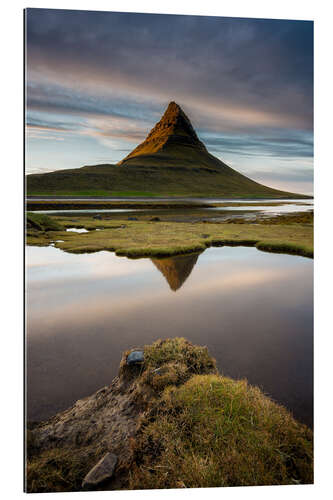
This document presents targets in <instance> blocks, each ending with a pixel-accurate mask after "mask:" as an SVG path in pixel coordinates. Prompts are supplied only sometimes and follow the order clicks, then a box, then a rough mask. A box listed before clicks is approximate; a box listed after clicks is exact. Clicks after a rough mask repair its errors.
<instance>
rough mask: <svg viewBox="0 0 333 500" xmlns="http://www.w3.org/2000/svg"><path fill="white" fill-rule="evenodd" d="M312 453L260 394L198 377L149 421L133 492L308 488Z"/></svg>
mask: <svg viewBox="0 0 333 500" xmlns="http://www.w3.org/2000/svg"><path fill="white" fill-rule="evenodd" d="M312 446H313V444H312V432H311V431H310V430H309V429H308V428H306V427H305V426H303V425H301V424H299V423H298V422H296V421H295V420H294V419H293V417H292V416H291V415H290V413H289V412H288V411H287V410H286V409H285V408H283V407H281V406H280V405H278V404H276V403H274V402H273V401H271V400H270V399H269V398H268V397H266V396H265V395H264V394H263V393H262V392H261V391H260V389H258V388H257V387H251V386H249V385H248V384H247V382H246V381H235V380H231V379H229V378H226V377H221V376H218V375H196V376H194V377H192V378H191V379H189V380H188V381H187V382H186V383H185V384H183V385H180V386H179V387H168V388H167V389H165V390H164V392H163V394H162V396H161V398H160V400H159V401H158V402H157V403H155V404H154V405H153V407H152V409H151V411H150V412H149V413H148V415H147V416H146V419H145V422H144V424H143V426H142V429H141V433H140V437H139V439H138V440H137V442H136V450H135V452H136V464H135V465H134V466H133V468H132V470H131V475H130V488H132V489H146V488H148V489H153V488H177V487H178V488H179V487H186V488H199V487H218V486H255V485H282V484H309V483H312V482H313V463H312V460H313V459H312V453H313V451H312Z"/></svg>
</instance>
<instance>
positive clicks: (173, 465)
mask: <svg viewBox="0 0 333 500" xmlns="http://www.w3.org/2000/svg"><path fill="white" fill-rule="evenodd" d="M143 349H144V353H145V361H144V364H143V366H139V367H133V366H128V365H127V364H126V358H127V355H128V354H129V352H130V351H127V352H125V353H124V355H123V358H122V362H121V365H120V370H119V379H120V380H121V381H124V382H126V381H127V383H125V384H123V387H127V389H128V393H127V396H128V398H129V400H128V402H131V407H135V408H136V409H137V411H138V427H137V432H136V435H135V437H133V438H131V440H130V442H129V443H127V442H125V443H124V446H130V447H131V450H132V455H131V457H132V458H131V460H130V461H129V462H127V465H126V469H125V470H124V469H122V472H121V474H122V477H121V483H119V482H118V483H116V484H117V485H118V486H117V489H147V488H148V489H153V488H180V487H182V488H184V487H186V488H192V487H212V486H250V485H278V484H308V483H312V482H313V436H312V431H311V430H310V429H308V428H307V427H306V426H304V425H302V424H300V423H298V422H297V421H296V420H294V418H293V417H292V415H291V414H290V413H289V412H288V411H287V410H286V409H285V408H284V407H282V406H280V405H278V404H277V403H275V402H273V401H272V400H271V399H270V398H268V397H267V396H266V395H265V394H263V392H262V391H261V390H260V389H259V388H257V387H253V386H250V385H249V384H248V383H247V381H246V380H232V379H230V378H227V377H224V376H222V375H220V374H219V373H218V372H217V369H216V363H215V360H214V358H212V357H211V355H210V354H209V352H208V350H207V348H206V347H204V346H197V345H193V344H192V343H191V342H189V341H187V340H186V339H184V338H172V339H165V340H158V341H156V342H154V343H153V344H151V345H146V346H144V348H143ZM131 382H133V385H132V383H131ZM122 390H123V391H126V389H122ZM99 404H101V405H103V400H100V403H99ZM110 411H111V409H110ZM119 411H120V412H121V411H122V410H121V408H120V409H119ZM75 425H79V422H75ZM96 425H97V426H98V422H97V423H96ZM37 428H38V426H37ZM34 429H36V427H34ZM41 429H42V432H43V424H42V427H41ZM28 437H29V433H28ZM37 441H38V440H37ZM37 441H36V440H35V441H34V439H33V437H31V436H30V437H29V441H28V454H27V455H28V465H27V489H28V491H29V492H50V491H78V490H80V489H81V483H82V479H83V478H84V476H85V474H86V473H87V472H88V470H89V469H90V468H91V467H92V466H93V465H94V463H95V462H96V461H97V460H98V459H99V458H100V457H101V456H102V455H103V454H104V453H105V452H106V450H105V449H102V448H101V446H103V443H102V442H98V440H97V441H95V440H93V441H92V442H91V443H90V444H89V447H86V446H81V447H80V446H79V445H76V446H75V447H73V448H72V449H69V448H68V445H66V440H64V441H62V440H61V438H60V437H58V438H57V441H56V442H52V441H50V444H49V446H50V447H49V448H48V449H43V450H38V446H37V445H36V442H37ZM102 441H103V440H102ZM116 479H117V478H116ZM119 484H120V485H121V486H119ZM111 487H112V485H111ZM101 489H103V488H101ZM105 489H108V486H106V487H105Z"/></svg>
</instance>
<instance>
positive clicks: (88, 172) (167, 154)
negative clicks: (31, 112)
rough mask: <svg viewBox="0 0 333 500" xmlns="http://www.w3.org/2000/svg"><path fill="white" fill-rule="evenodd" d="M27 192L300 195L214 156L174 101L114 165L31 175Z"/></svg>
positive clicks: (233, 196) (33, 193)
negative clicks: (253, 177) (255, 178)
mask: <svg viewBox="0 0 333 500" xmlns="http://www.w3.org/2000/svg"><path fill="white" fill-rule="evenodd" d="M27 194H28V195H37V194H49V195H57V194H58V195H61V194H66V195H70V194H73V195H75V194H77V195H79V194H82V195H83V194H86V195H89V194H91V195H92V196H93V195H101V196H103V195H109V196H112V195H120V194H124V195H131V194H132V195H162V196H167V195H170V196H220V197H228V198H238V197H243V198H246V197H252V198H253V197H257V198H265V197H269V198H281V197H283V198H288V197H289V198H290V197H295V198H296V197H299V198H302V197H304V196H302V195H297V194H294V193H287V192H284V191H279V190H276V189H272V188H269V187H267V186H263V185H262V184H259V183H258V182H255V181H252V180H251V179H249V178H248V177H246V176H244V175H242V174H240V173H239V172H237V171H236V170H234V169H232V168H231V167H229V166H228V165H226V164H225V163H223V162H222V161H221V160H219V159H217V158H215V157H214V156H213V155H211V154H210V153H209V152H208V151H207V149H206V147H205V145H204V144H203V143H202V142H201V141H200V140H199V139H198V136H197V134H196V133H195V130H194V129H193V127H192V125H191V122H190V120H189V119H188V117H187V116H186V115H185V113H184V112H183V110H182V109H181V108H180V106H178V104H176V103H174V102H171V103H170V104H169V106H168V108H167V110H166V111H165V113H164V115H163V117H162V119H161V120H160V121H159V122H158V123H157V124H156V125H155V127H154V128H153V129H152V130H151V132H150V133H149V134H148V136H147V138H146V139H145V141H143V142H142V143H141V144H139V146H137V147H136V148H135V149H134V150H133V151H132V152H131V153H130V154H129V155H128V156H126V158H124V159H123V160H122V161H121V162H119V163H118V164H117V165H108V164H107V165H93V166H85V167H82V168H77V169H70V170H61V171H56V172H49V173H45V174H31V175H28V176H27Z"/></svg>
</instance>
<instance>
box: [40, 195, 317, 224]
mask: <svg viewBox="0 0 333 500" xmlns="http://www.w3.org/2000/svg"><path fill="white" fill-rule="evenodd" d="M72 201H73V200H72ZM76 201H78V200H76ZM105 201H108V200H107V199H106V200H105ZM109 201H110V199H109ZM113 201H116V199H114V200H113ZM125 201H126V200H125ZM131 201H133V200H131ZM141 201H142V200H141ZM145 201H155V202H156V201H169V202H170V203H171V204H172V205H173V204H174V205H175V207H176V206H177V202H176V201H174V200H170V199H169V200H168V199H167V198H165V199H158V200H156V199H155V200H153V199H148V198H147V200H145ZM179 201H180V200H178V202H179ZM186 201H188V202H191V203H195V202H196V201H199V200H198V199H196V198H188V199H184V200H183V202H186ZM200 201H201V202H205V203H207V204H209V203H214V202H215V203H217V202H228V201H230V200H224V199H219V200H218V199H215V200H209V199H203V200H200ZM233 201H234V202H237V203H241V204H242V206H240V207H232V206H229V207H208V208H200V209H198V210H196V208H195V207H193V205H192V206H191V207H190V208H189V209H186V208H165V209H163V208H154V209H141V208H105V209H100V210H98V209H78V210H73V209H68V210H38V211H36V213H39V214H49V215H52V214H54V215H55V214H57V215H69V214H72V215H80V214H94V213H105V214H107V213H109V214H120V213H124V216H125V218H126V217H127V216H128V215H138V216H140V215H149V216H156V215H158V216H160V217H162V218H163V216H170V215H173V216H178V218H179V220H182V219H184V220H186V218H187V216H188V214H190V217H191V219H198V220H202V219H213V220H224V219H231V218H246V219H251V218H255V217H256V215H264V216H270V217H272V216H277V215H280V214H286V213H296V212H307V211H310V210H313V200H303V201H301V200H288V201H289V202H288V203H285V204H282V205H278V206H274V205H273V206H267V205H266V206H265V205H254V204H255V203H258V200H257V201H256V200H251V201H250V200H233ZM265 201H266V202H269V201H270V202H272V203H274V200H261V202H265ZM279 201H283V200H275V202H279ZM292 202H295V203H292ZM196 212H197V214H198V215H197V216H196Z"/></svg>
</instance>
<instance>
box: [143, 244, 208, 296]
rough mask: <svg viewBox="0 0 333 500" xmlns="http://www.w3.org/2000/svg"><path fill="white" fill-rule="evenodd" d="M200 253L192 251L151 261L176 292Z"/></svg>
mask: <svg viewBox="0 0 333 500" xmlns="http://www.w3.org/2000/svg"><path fill="white" fill-rule="evenodd" d="M199 255H200V254H198V253H191V254H189V255H178V256H177V257H168V258H165V259H151V261H152V263H153V264H155V266H156V267H157V269H158V270H159V271H161V273H162V274H163V276H164V277H165V279H166V280H167V282H168V283H169V286H170V288H171V290H173V291H174V292H175V291H176V290H178V288H180V287H181V286H182V285H183V283H184V282H185V281H186V279H187V278H188V277H189V275H190V274H191V272H192V269H193V267H194V266H195V264H196V262H197V260H198V257H199Z"/></svg>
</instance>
